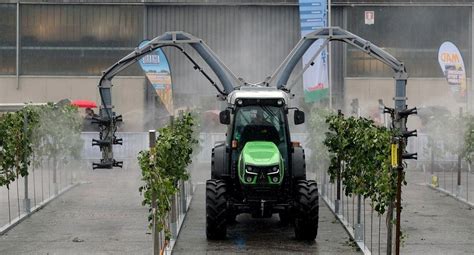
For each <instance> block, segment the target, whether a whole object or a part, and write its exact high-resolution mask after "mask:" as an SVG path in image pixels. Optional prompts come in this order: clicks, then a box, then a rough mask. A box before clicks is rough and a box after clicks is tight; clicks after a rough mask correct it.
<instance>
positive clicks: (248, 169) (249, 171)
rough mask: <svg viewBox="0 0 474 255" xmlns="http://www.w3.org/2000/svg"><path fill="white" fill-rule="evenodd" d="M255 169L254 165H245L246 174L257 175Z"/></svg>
mask: <svg viewBox="0 0 474 255" xmlns="http://www.w3.org/2000/svg"><path fill="white" fill-rule="evenodd" d="M253 171H254V169H253V167H251V166H246V167H245V173H246V174H251V175H257V173H256V172H253Z"/></svg>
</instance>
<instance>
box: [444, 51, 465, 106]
mask: <svg viewBox="0 0 474 255" xmlns="http://www.w3.org/2000/svg"><path fill="white" fill-rule="evenodd" d="M438 62H439V65H440V66H441V71H443V73H444V76H445V77H446V80H447V81H448V85H449V88H450V89H451V92H452V94H453V96H454V97H455V98H456V100H457V101H464V100H466V91H467V86H466V69H465V67H464V61H463V59H462V56H461V53H460V52H459V50H458V48H457V47H456V45H454V44H453V43H452V42H444V43H443V44H441V47H439V52H438Z"/></svg>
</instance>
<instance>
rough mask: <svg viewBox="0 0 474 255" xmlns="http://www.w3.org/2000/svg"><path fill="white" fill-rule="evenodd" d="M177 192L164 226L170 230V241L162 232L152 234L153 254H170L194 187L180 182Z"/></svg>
mask: <svg viewBox="0 0 474 255" xmlns="http://www.w3.org/2000/svg"><path fill="white" fill-rule="evenodd" d="M178 186H179V192H178V193H177V194H175V195H174V196H173V197H172V198H171V211H170V213H169V214H168V218H167V221H166V224H167V225H168V228H169V229H170V230H171V240H170V241H169V242H168V241H166V238H165V233H164V231H161V232H159V233H157V234H156V235H155V234H153V236H154V237H153V247H154V252H153V254H160V255H161V254H171V253H172V251H173V248H174V245H175V244H176V240H177V239H178V235H179V232H180V231H181V227H182V225H183V222H184V219H185V217H186V214H187V212H188V209H189V206H190V205H191V200H192V198H193V193H194V187H193V185H192V182H191V181H190V180H188V181H180V182H179V184H178Z"/></svg>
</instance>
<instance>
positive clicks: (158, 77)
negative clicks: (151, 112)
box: [138, 40, 173, 114]
mask: <svg viewBox="0 0 474 255" xmlns="http://www.w3.org/2000/svg"><path fill="white" fill-rule="evenodd" d="M148 42H149V41H147V40H145V41H143V42H141V43H140V45H139V46H138V47H143V46H144V45H145V44H147V43H148ZM139 63H140V66H141V67H142V69H143V71H144V72H145V75H146V77H147V78H148V80H149V81H150V83H151V85H152V86H153V88H154V89H155V91H156V94H157V95H158V96H159V97H160V99H161V101H162V102H163V105H164V106H165V107H166V110H168V112H169V113H170V114H173V91H172V84H173V83H172V81H171V70H170V66H169V64H168V59H167V58H166V55H165V53H164V52H163V51H162V50H161V49H156V50H154V51H153V52H152V53H150V54H148V55H146V56H144V57H143V58H141V59H140V60H139Z"/></svg>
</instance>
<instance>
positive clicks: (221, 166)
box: [211, 141, 229, 180]
mask: <svg viewBox="0 0 474 255" xmlns="http://www.w3.org/2000/svg"><path fill="white" fill-rule="evenodd" d="M227 160H228V153H227V151H226V144H225V142H224V141H221V142H216V143H215V144H214V147H213V148H212V155H211V178H212V179H218V180H219V179H223V178H225V177H229V167H228V166H229V164H228V162H227Z"/></svg>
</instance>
